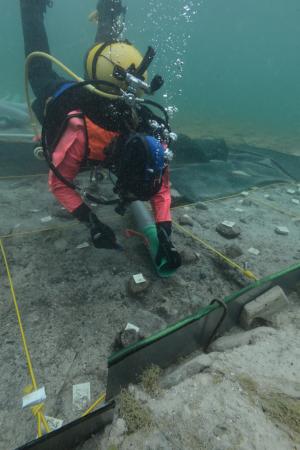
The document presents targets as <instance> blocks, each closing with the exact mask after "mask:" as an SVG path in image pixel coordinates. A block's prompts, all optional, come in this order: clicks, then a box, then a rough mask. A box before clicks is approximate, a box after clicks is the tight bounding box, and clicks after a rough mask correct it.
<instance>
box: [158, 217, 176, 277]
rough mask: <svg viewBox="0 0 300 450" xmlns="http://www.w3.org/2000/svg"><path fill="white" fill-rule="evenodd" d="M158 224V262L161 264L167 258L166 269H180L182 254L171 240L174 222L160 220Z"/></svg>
mask: <svg viewBox="0 0 300 450" xmlns="http://www.w3.org/2000/svg"><path fill="white" fill-rule="evenodd" d="M156 226H157V236H158V241H159V247H158V252H157V255H156V260H155V262H156V264H157V265H160V264H161V261H162V260H163V259H165V260H166V261H167V264H166V269H170V270H171V269H178V267H180V266H181V256H180V254H179V253H178V251H177V250H176V248H175V246H174V244H173V243H172V241H171V233H172V223H171V222H160V223H158V224H157V225H156Z"/></svg>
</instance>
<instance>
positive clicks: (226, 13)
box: [0, 0, 300, 152]
mask: <svg viewBox="0 0 300 450" xmlns="http://www.w3.org/2000/svg"><path fill="white" fill-rule="evenodd" d="M18 3H19V2H5V9H4V10H3V11H2V14H1V15H0V30H1V31H0V33H1V42H0V57H1V61H2V64H1V71H0V82H1V83H0V97H1V96H5V95H11V96H16V97H22V95H23V43H22V36H21V27H20V14H19V5H18ZM95 3H96V1H95V0H85V1H84V2H83V1H82V0H54V8H53V9H52V10H49V12H48V15H47V27H48V30H49V40H50V44H51V49H52V53H53V54H54V55H55V56H57V57H58V58H60V59H61V60H63V61H64V62H65V63H66V64H67V65H69V66H70V67H71V68H72V69H74V70H75V71H77V72H78V73H80V74H81V73H82V61H83V57H84V54H85V51H86V49H87V48H88V47H89V46H90V45H91V44H92V42H93V37H94V31H95V30H94V27H93V26H92V25H91V24H90V23H89V22H88V21H87V16H88V14H89V12H91V11H92V10H93V9H94V6H95ZM124 4H127V6H128V15H127V31H126V37H127V38H129V39H130V40H131V41H133V43H134V44H135V45H136V46H137V47H139V48H140V49H141V50H142V51H145V50H146V48H147V45H154V46H155V47H156V48H157V50H158V56H157V59H156V63H155V65H153V73H155V72H159V73H161V74H162V75H164V76H165V78H166V85H165V87H164V89H163V91H162V94H160V97H159V98H160V99H161V100H162V101H163V102H164V104H165V105H167V106H171V107H172V109H174V108H175V109H176V108H178V112H176V113H175V115H174V124H175V126H177V127H178V128H179V130H185V131H187V132H188V133H190V134H191V135H218V136H224V137H229V138H232V139H236V140H239V139H240V140H243V139H244V138H245V137H246V138H247V139H249V140H250V142H251V139H252V140H253V141H254V142H256V141H257V143H262V144H264V143H265V144H270V145H272V144H274V145H273V146H274V147H276V146H277V148H278V147H279V148H282V150H285V149H286V150H287V151H294V152H296V151H297V150H298V148H299V149H300V132H299V124H300V85H299V79H300V61H299V59H300V52H299V50H300V27H299V23H300V4H299V0H285V1H280V0H206V1H196V0H124ZM162 95H164V97H163V98H162Z"/></svg>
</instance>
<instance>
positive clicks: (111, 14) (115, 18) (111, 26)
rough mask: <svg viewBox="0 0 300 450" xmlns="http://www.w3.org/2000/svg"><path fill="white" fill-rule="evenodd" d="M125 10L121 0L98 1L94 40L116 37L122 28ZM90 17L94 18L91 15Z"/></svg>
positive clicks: (104, 40) (107, 39)
mask: <svg viewBox="0 0 300 450" xmlns="http://www.w3.org/2000/svg"><path fill="white" fill-rule="evenodd" d="M126 11H127V8H126V7H125V6H123V5H122V0H99V1H98V4H97V13H96V16H97V22H98V30H97V36H96V42H106V41H110V40H115V39H117V38H118V36H119V35H120V34H121V33H122V31H123V29H124V25H125V14H126ZM90 17H92V19H93V18H94V19H95V16H94V17H93V15H91V16H90Z"/></svg>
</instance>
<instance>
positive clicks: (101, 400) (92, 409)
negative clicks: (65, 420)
mask: <svg viewBox="0 0 300 450" xmlns="http://www.w3.org/2000/svg"><path fill="white" fill-rule="evenodd" d="M105 397H106V393H105V392H104V393H103V394H101V395H100V397H99V398H98V399H97V400H96V401H95V402H94V403H93V404H92V405H91V406H90V407H89V408H88V409H87V410H86V411H85V412H84V413H83V414H82V417H85V416H87V415H88V414H90V413H91V412H92V411H94V409H95V408H96V407H97V406H98V405H101V403H103V402H104V400H105Z"/></svg>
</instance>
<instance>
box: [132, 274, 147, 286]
mask: <svg viewBox="0 0 300 450" xmlns="http://www.w3.org/2000/svg"><path fill="white" fill-rule="evenodd" d="M133 279H134V282H135V284H142V283H145V281H146V279H145V277H144V275H143V274H142V273H137V274H136V275H133Z"/></svg>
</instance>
